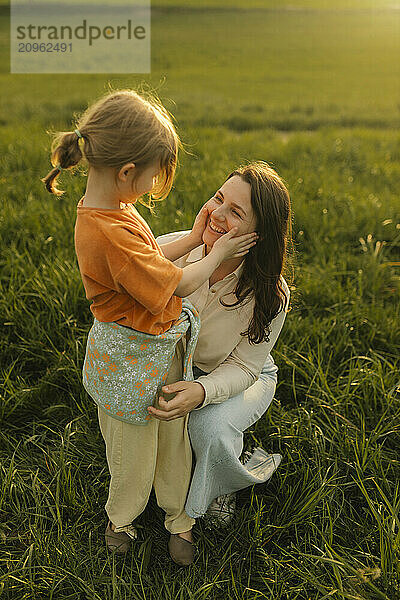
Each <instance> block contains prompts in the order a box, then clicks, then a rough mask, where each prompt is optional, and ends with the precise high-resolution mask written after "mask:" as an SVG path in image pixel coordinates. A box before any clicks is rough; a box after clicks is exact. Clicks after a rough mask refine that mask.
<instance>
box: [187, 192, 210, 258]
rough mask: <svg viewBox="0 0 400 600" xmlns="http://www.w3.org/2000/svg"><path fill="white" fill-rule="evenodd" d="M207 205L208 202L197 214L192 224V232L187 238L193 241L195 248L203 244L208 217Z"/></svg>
mask: <svg viewBox="0 0 400 600" xmlns="http://www.w3.org/2000/svg"><path fill="white" fill-rule="evenodd" d="M207 205H208V200H207V202H206V203H205V204H204V205H203V206H202V208H201V209H200V211H199V212H198V214H197V216H196V218H195V220H194V223H193V227H192V231H191V232H190V233H189V236H190V238H191V239H192V240H193V243H194V244H196V247H197V246H201V244H202V243H203V233H204V230H205V228H206V225H207V219H208V215H209V214H210V213H209V210H208V207H207Z"/></svg>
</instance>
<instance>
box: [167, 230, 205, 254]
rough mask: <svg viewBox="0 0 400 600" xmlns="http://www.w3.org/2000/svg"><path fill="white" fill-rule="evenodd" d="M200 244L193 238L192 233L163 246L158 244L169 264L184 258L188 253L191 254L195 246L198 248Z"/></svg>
mask: <svg viewBox="0 0 400 600" xmlns="http://www.w3.org/2000/svg"><path fill="white" fill-rule="evenodd" d="M201 243H202V242H201V241H200V242H198V240H196V239H194V238H193V235H192V231H191V232H190V233H188V234H187V235H185V236H183V237H180V238H179V239H177V240H175V241H173V242H167V243H165V244H159V246H160V248H161V250H162V251H163V254H164V256H165V258H168V260H170V261H171V262H174V260H178V258H181V256H185V254H188V252H191V251H192V250H194V249H195V248H197V246H200V244H201Z"/></svg>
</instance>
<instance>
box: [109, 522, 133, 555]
mask: <svg viewBox="0 0 400 600" xmlns="http://www.w3.org/2000/svg"><path fill="white" fill-rule="evenodd" d="M104 535H105V539H106V544H107V546H108V549H109V550H110V551H111V552H115V553H116V554H125V553H126V552H127V551H128V550H129V548H130V546H131V541H132V540H135V539H136V538H137V529H136V527H134V526H133V525H125V526H124V527H116V528H115V530H114V531H113V530H112V529H111V521H108V523H107V527H106V531H105V534H104Z"/></svg>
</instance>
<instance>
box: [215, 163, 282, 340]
mask: <svg viewBox="0 0 400 600" xmlns="http://www.w3.org/2000/svg"><path fill="white" fill-rule="evenodd" d="M235 175H237V176H239V177H241V179H243V181H246V182H247V183H248V184H249V185H250V187H251V206H252V208H253V211H254V214H255V216H256V220H257V232H258V234H259V236H260V238H259V241H258V242H257V244H256V245H255V246H253V247H252V248H251V249H250V251H249V252H248V253H247V254H246V255H245V257H244V268H243V270H242V272H241V275H240V278H239V281H238V283H237V285H236V288H235V290H234V293H235V295H236V297H237V302H234V303H233V304H226V303H225V302H223V301H222V300H220V302H221V304H222V305H223V306H226V307H228V306H229V307H234V306H238V305H239V304H242V303H244V301H246V302H245V303H246V304H247V302H249V301H250V300H251V299H252V298H254V301H255V305H254V311H253V316H252V319H251V321H250V323H249V327H248V329H247V330H246V331H244V332H242V333H241V335H243V336H245V335H247V336H248V340H249V342H250V343H253V344H260V343H261V342H263V341H267V342H268V341H269V334H270V324H271V321H272V320H273V319H274V318H275V317H276V315H277V314H278V313H279V312H280V310H281V309H284V310H288V308H287V306H288V304H289V299H288V298H287V297H286V294H285V291H284V289H283V287H282V282H281V276H282V273H283V271H284V269H285V268H286V267H287V266H288V264H289V263H290V262H291V259H292V255H291V254H290V253H289V246H290V247H291V248H290V249H292V248H293V241H292V223H291V219H292V215H291V203H290V196H289V192H288V190H287V188H286V186H285V184H284V182H283V180H282V178H281V177H280V176H279V175H278V174H277V172H276V171H275V170H274V169H273V168H272V167H271V166H270V165H269V164H268V163H266V162H263V161H257V162H253V163H250V164H248V165H244V166H240V167H238V168H237V169H235V170H234V171H232V173H230V175H228V177H227V178H226V181H227V180H228V179H230V178H231V177H234V176H235Z"/></svg>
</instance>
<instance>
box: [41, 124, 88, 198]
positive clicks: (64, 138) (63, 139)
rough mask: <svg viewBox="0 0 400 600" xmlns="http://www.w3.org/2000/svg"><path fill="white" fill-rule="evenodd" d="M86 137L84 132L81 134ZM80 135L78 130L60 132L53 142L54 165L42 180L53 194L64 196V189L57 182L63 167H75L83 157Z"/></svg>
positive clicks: (52, 158)
mask: <svg viewBox="0 0 400 600" xmlns="http://www.w3.org/2000/svg"><path fill="white" fill-rule="evenodd" d="M81 135H82V137H84V134H81ZM79 139H80V138H79V137H78V135H77V133H76V132H72V133H71V132H69V131H68V132H61V133H58V134H57V135H56V137H55V139H54V140H53V143H52V148H51V149H52V153H51V163H52V165H53V166H54V168H53V169H51V171H49V172H48V173H47V175H46V177H43V179H41V181H43V183H44V184H45V185H46V189H47V191H48V192H50V193H51V194H55V195H56V196H62V194H64V191H63V190H59V189H57V188H56V186H55V183H56V179H57V177H58V175H59V174H60V171H61V170H62V169H69V168H71V167H75V166H76V165H77V164H78V163H79V162H80V161H81V160H82V158H83V153H82V150H81V148H80V146H79Z"/></svg>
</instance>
